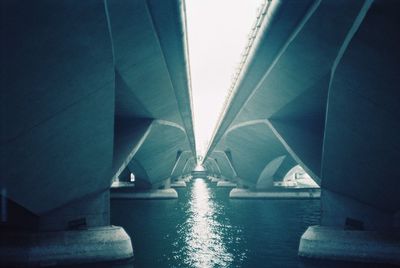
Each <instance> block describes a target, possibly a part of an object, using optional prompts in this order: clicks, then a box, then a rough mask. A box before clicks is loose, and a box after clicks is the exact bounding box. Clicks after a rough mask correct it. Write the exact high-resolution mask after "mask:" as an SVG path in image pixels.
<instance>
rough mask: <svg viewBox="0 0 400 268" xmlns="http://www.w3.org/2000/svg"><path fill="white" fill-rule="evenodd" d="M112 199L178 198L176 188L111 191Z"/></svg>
mask: <svg viewBox="0 0 400 268" xmlns="http://www.w3.org/2000/svg"><path fill="white" fill-rule="evenodd" d="M111 198H112V199H176V198H178V192H177V191H176V190H175V189H172V188H168V189H160V190H143V191H111Z"/></svg>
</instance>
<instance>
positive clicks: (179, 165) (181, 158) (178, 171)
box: [171, 151, 193, 178]
mask: <svg viewBox="0 0 400 268" xmlns="http://www.w3.org/2000/svg"><path fill="white" fill-rule="evenodd" d="M192 156H193V155H192V152H191V151H184V152H180V154H179V155H178V158H177V159H176V162H175V165H174V168H173V169H172V172H171V178H176V177H179V176H181V175H182V174H183V170H184V168H185V165H186V163H187V162H188V161H189V159H190V157H192Z"/></svg>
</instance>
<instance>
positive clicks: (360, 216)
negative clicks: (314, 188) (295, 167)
mask: <svg viewBox="0 0 400 268" xmlns="http://www.w3.org/2000/svg"><path fill="white" fill-rule="evenodd" d="M321 201H322V219H321V225H319V226H311V227H309V228H308V229H307V230H306V232H305V233H304V234H303V235H302V237H301V239H300V245H299V255H300V256H302V257H309V258H318V259H331V260H344V261H360V262H376V263H392V264H400V232H399V222H398V217H396V215H398V214H399V213H394V214H393V213H389V212H385V211H382V210H379V209H377V208H374V207H371V206H369V205H367V204H365V203H361V202H358V201H356V200H354V199H351V198H349V197H345V196H343V195H341V194H337V193H334V192H331V191H329V190H326V189H324V190H323V192H322V197H321Z"/></svg>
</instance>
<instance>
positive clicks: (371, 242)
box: [299, 226, 400, 267]
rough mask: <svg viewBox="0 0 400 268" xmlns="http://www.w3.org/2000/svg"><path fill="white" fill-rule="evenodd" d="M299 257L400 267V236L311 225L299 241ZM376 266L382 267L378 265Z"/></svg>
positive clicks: (390, 233)
mask: <svg viewBox="0 0 400 268" xmlns="http://www.w3.org/2000/svg"><path fill="white" fill-rule="evenodd" d="M299 255H300V256H302V257H308V258H317V259H330V260H343V261H359V262H376V263H390V264H397V265H398V264H400V236H399V234H398V233H397V234H396V233H392V232H374V231H354V230H343V229H340V228H334V227H324V226H310V227H309V228H308V229H307V230H306V231H305V233H304V234H303V235H302V237H301V239H300V245H299ZM377 267H379V265H378V264H377Z"/></svg>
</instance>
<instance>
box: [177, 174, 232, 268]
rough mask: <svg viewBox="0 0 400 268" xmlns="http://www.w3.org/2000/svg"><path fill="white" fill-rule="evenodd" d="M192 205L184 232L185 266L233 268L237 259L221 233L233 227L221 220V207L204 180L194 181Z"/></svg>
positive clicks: (190, 202)
mask: <svg viewBox="0 0 400 268" xmlns="http://www.w3.org/2000/svg"><path fill="white" fill-rule="evenodd" d="M188 205H189V208H188V213H189V215H190V216H189V217H188V219H187V220H186V222H185V225H186V228H184V229H180V231H183V232H184V233H183V234H182V235H183V236H184V240H185V247H186V250H185V257H184V263H185V264H186V265H189V266H191V267H196V268H197V267H201V268H203V267H227V266H229V264H230V263H232V261H233V259H234V257H233V255H232V253H230V252H228V251H227V248H226V245H225V244H224V240H223V237H222V234H221V231H222V229H226V228H231V226H230V225H229V223H227V224H226V225H225V226H224V225H223V224H221V223H219V222H218V221H217V219H216V218H217V216H218V214H219V213H221V208H220V207H219V206H218V205H217V203H215V202H214V201H213V199H212V196H211V193H210V190H209V188H208V186H207V184H206V182H205V181H204V180H203V179H195V181H194V182H193V187H192V189H191V199H190V201H189V203H188ZM185 229H186V230H185Z"/></svg>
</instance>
